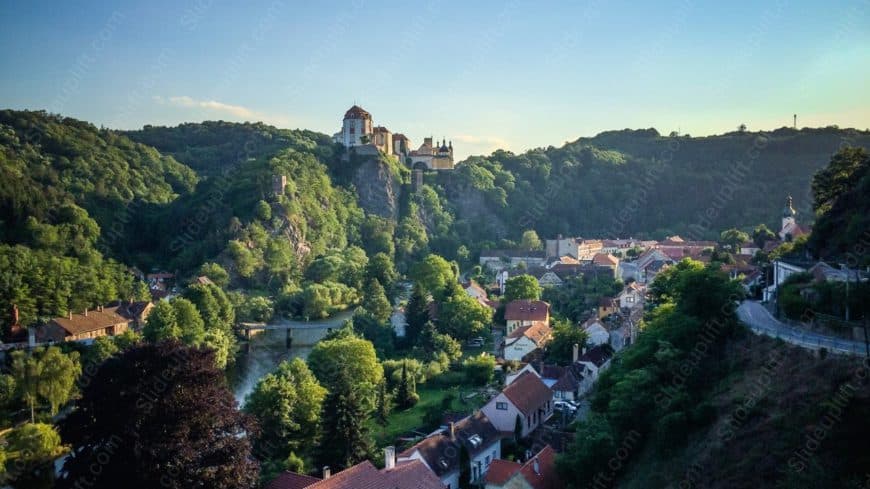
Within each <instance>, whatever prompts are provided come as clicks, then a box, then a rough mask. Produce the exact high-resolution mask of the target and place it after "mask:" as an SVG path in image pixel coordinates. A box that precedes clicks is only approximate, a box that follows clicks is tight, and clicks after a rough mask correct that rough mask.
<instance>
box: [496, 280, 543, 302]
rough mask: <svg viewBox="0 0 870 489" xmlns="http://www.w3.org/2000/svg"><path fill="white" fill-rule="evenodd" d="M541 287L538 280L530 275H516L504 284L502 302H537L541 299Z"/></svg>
mask: <svg viewBox="0 0 870 489" xmlns="http://www.w3.org/2000/svg"><path fill="white" fill-rule="evenodd" d="M541 292H542V289H541V285H540V284H539V283H538V279H536V278H535V277H533V276H531V275H516V276H513V277H510V278H509V279H507V281H506V282H505V291H504V300H505V302H511V301H515V300H518V299H530V300H535V301H536V300H538V299H540V298H541Z"/></svg>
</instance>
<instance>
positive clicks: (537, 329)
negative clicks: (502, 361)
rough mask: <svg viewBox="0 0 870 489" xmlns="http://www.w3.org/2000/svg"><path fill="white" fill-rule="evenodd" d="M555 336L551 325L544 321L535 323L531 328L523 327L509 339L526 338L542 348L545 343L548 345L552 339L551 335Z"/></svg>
mask: <svg viewBox="0 0 870 489" xmlns="http://www.w3.org/2000/svg"><path fill="white" fill-rule="evenodd" d="M552 334H553V329H552V328H550V325H549V324H547V323H546V322H544V321H535V322H534V323H532V324H531V325H529V326H522V327H519V328H517V329H515V330H514V331H513V332H512V333H511V334H509V335H508V338H517V339H518V338H521V337H523V336H525V337H526V338H528V339H530V340H532V341H533V342H534V343H535V344H536V345H538V346H541V345H542V344H543V343H546V342H547V340H548V339H549V338H550V335H552Z"/></svg>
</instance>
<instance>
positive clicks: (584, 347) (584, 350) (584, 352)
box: [583, 345, 586, 355]
mask: <svg viewBox="0 0 870 489" xmlns="http://www.w3.org/2000/svg"><path fill="white" fill-rule="evenodd" d="M583 354H584V355H585V354H586V345H583Z"/></svg>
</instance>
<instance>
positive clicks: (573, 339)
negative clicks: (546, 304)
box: [547, 321, 588, 365]
mask: <svg viewBox="0 0 870 489" xmlns="http://www.w3.org/2000/svg"><path fill="white" fill-rule="evenodd" d="M587 339H588V335H587V334H586V332H585V331H583V330H582V329H581V328H580V327H579V326H575V325H573V324H571V323H570V322H568V321H556V322H555V324H553V339H552V340H551V341H550V342H549V343H548V344H547V354H548V358H549V359H550V360H551V361H552V362H554V363H556V364H558V365H570V364H571V362H572V361H573V359H574V358H573V355H574V345H577V346H578V348H580V350H581V351H582V350H583V347H585V346H586V341H587Z"/></svg>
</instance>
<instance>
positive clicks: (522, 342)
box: [502, 321, 553, 360]
mask: <svg viewBox="0 0 870 489" xmlns="http://www.w3.org/2000/svg"><path fill="white" fill-rule="evenodd" d="M552 336H553V330H552V329H551V328H550V324H549V323H548V322H544V321H538V322H534V323H532V324H531V325H529V326H520V327H519V328H516V329H514V330H513V332H511V333H510V334H509V335H507V337H505V339H504V343H503V345H502V358H504V359H505V360H522V359H523V358H524V357H525V356H526V355H528V354H529V353H532V352H533V351H536V350H539V349H541V348H543V347H544V345H546V344H547V343H548V342H549V341H550V339H551V338H552Z"/></svg>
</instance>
